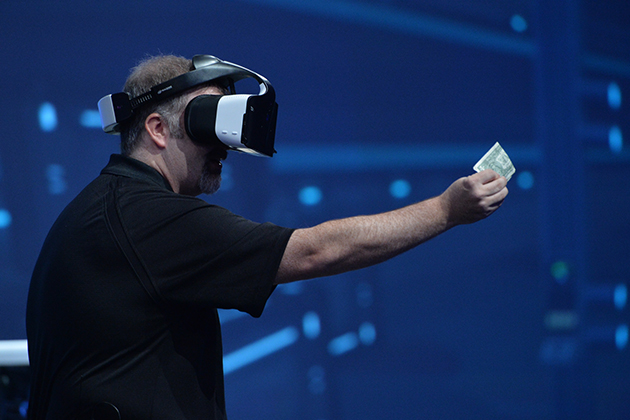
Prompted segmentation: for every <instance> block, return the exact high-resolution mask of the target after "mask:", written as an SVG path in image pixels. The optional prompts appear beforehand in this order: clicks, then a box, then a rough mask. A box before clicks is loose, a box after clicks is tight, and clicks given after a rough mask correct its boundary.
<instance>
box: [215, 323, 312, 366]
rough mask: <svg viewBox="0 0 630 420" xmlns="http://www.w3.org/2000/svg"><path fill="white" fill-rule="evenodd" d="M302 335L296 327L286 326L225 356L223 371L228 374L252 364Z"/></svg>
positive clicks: (290, 343) (288, 344)
mask: <svg viewBox="0 0 630 420" xmlns="http://www.w3.org/2000/svg"><path fill="white" fill-rule="evenodd" d="M299 336H300V333H299V332H298V330H297V329H296V328H294V327H286V328H284V329H282V330H280V331H278V332H275V333H273V334H271V335H269V336H267V337H265V338H262V339H260V340H258V341H255V342H253V343H251V344H248V345H246V346H245V347H242V348H240V349H238V350H236V351H234V352H232V353H230V354H228V355H225V356H224V357H223V372H224V374H226V375H227V374H228V373H231V372H234V371H236V370H238V369H241V368H242V367H245V366H247V365H250V364H252V363H254V362H256V361H258V360H260V359H262V358H263V357H266V356H269V355H270V354H273V353H275V352H277V351H280V350H282V349H284V348H285V347H288V346H290V345H292V344H293V343H295V342H296V341H297V340H298V338H299Z"/></svg>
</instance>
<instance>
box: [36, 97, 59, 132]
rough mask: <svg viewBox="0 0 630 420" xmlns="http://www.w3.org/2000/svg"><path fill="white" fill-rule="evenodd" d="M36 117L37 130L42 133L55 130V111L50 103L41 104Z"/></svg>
mask: <svg viewBox="0 0 630 420" xmlns="http://www.w3.org/2000/svg"><path fill="white" fill-rule="evenodd" d="M37 115H38V117H39V128H41V129H42V131H45V132H50V131H54V130H55V129H56V128H57V110H55V106H54V105H53V104H51V103H50V102H44V103H43V104H41V106H40V107H39V111H38V113H37Z"/></svg>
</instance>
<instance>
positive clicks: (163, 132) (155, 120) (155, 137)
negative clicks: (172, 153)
mask: <svg viewBox="0 0 630 420" xmlns="http://www.w3.org/2000/svg"><path fill="white" fill-rule="evenodd" d="M144 129H145V130H146V132H147V134H148V135H149V138H150V139H151V140H152V141H153V143H154V144H155V145H156V146H157V147H158V148H159V149H164V148H166V142H167V139H168V137H169V134H170V132H169V129H168V125H167V124H166V121H165V120H164V117H163V116H162V115H161V114H158V113H157V112H154V113H152V114H150V115H149V116H148V117H147V119H146V120H144Z"/></svg>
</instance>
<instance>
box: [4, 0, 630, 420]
mask: <svg viewBox="0 0 630 420" xmlns="http://www.w3.org/2000/svg"><path fill="white" fill-rule="evenodd" d="M0 34H2V38H1V39H2V48H0V60H1V62H2V66H1V67H0V76H1V77H0V88H1V90H2V94H0V119H1V121H2V128H3V129H2V140H1V141H0V339H1V340H24V339H25V328H24V310H25V300H26V293H27V289H28V283H29V277H30V273H31V270H32V268H33V265H34V262H35V259H36V258H37V254H38V252H39V248H40V246H41V244H42V242H43V239H44V237H45V235H46V233H47V231H48V229H49V228H50V226H51V225H52V223H53V221H54V220H55V218H56V216H57V215H58V214H59V212H60V211H61V209H62V208H63V207H64V206H65V205H66V204H67V203H68V202H69V201H70V200H71V199H72V198H73V197H74V196H75V195H76V194H77V193H78V192H79V191H80V190H81V189H82V188H83V187H84V186H85V185H86V184H87V183H88V182H89V181H90V180H91V179H92V178H94V177H95V176H96V175H97V174H98V173H99V171H100V169H101V168H102V167H103V166H104V165H105V164H106V163H107V160H108V158H109V155H110V154H111V153H116V152H117V151H118V143H117V141H118V139H117V138H116V137H114V136H109V135H106V134H104V133H102V131H101V129H100V120H99V119H98V113H97V108H96V103H97V101H98V100H99V99H100V98H101V97H102V96H104V95H106V94H108V93H114V92H118V91H120V90H121V88H122V84H123V83H124V80H125V78H126V77H127V75H128V71H129V69H130V68H131V67H132V66H134V65H135V64H136V62H137V61H138V60H139V59H141V58H143V57H144V56H146V55H147V54H158V53H175V54H178V55H183V56H186V57H191V56H192V55H194V54H198V53H203V54H213V55H216V56H218V57H220V58H223V59H225V60H228V61H232V62H235V63H239V64H241V65H244V66H246V67H248V68H251V69H253V70H255V71H257V72H259V73H261V74H263V75H265V76H266V77H268V78H269V79H270V80H271V82H272V83H273V85H274V87H275V88H276V91H277V100H278V103H279V117H278V128H277V137H276V149H277V151H278V154H277V155H276V156H275V157H273V158H272V159H262V158H253V157H249V156H243V155H237V154H234V153H232V154H230V156H229V158H228V160H227V161H226V162H225V163H226V165H225V170H224V175H225V176H224V179H225V181H224V187H223V189H222V190H221V191H220V192H218V193H217V194H215V195H213V196H205V197H203V198H204V199H205V200H207V201H209V202H211V203H216V204H219V205H222V206H225V207H227V208H229V209H231V210H232V211H234V212H236V213H239V214H242V215H244V216H246V217H248V218H250V219H252V220H255V221H261V222H262V221H271V222H274V223H276V224H280V225H284V226H289V227H306V226H312V225H314V224H317V223H319V222H322V221H325V220H328V219H331V218H340V217H345V216H352V215H357V214H369V213H375V212H381V211H386V210H390V209H394V208H397V207H400V206H403V205H406V204H410V203H413V202H416V201H419V200H422V199H425V198H429V197H431V196H434V195H437V194H439V193H441V192H442V191H443V190H444V189H445V188H447V187H448V185H449V184H450V183H451V182H452V181H454V180H455V179H457V178H458V177H461V176H466V175H469V174H471V173H472V166H473V165H474V163H475V162H476V161H477V160H478V159H479V158H480V157H481V156H482V155H483V154H484V153H485V151H486V150H487V149H489V148H490V147H491V146H492V145H493V144H494V143H495V142H497V141H498V142H500V143H501V145H502V146H503V147H504V149H505V150H506V151H507V152H508V154H509V155H510V156H511V158H512V160H513V162H514V165H515V166H516V174H515V176H514V177H513V178H512V180H511V181H510V183H509V189H510V195H509V197H508V199H507V200H506V202H505V204H504V206H503V207H502V208H501V209H500V210H499V211H498V212H497V213H495V214H494V215H493V216H492V217H490V218H489V219H487V220H484V221H482V222H480V223H477V224H475V225H470V226H462V227H458V228H456V229H454V230H452V231H450V232H447V233H446V234H444V235H443V236H441V237H439V238H437V239H435V240H433V241H431V242H428V243H426V244H424V245H422V246H420V247H419V248H417V249H415V250H413V251H411V252H408V253H407V254H405V255H402V256H400V257H397V258H395V259H393V260H391V261H388V262H386V263H384V264H381V265H379V266H375V267H371V268H368V269H364V270H361V271H357V272H353V273H349V274H345V275H340V276H335V277H330V278H325V279H317V280H311V281H308V282H303V283H298V284H292V285H288V286H282V287H279V288H278V290H277V292H276V293H274V295H273V296H272V299H271V301H270V302H269V304H268V307H267V308H266V311H265V314H264V315H263V317H262V318H261V319H251V318H249V317H248V316H245V315H242V314H240V313H238V312H232V311H224V312H222V313H221V316H222V323H223V331H224V346H225V369H226V372H225V373H226V387H227V389H226V392H227V404H228V414H229V415H230V418H232V419H236V420H238V419H243V420H244V419H275V420H281V419H304V420H307V419H312V420H333V419H334V420H342V419H363V420H368V419H374V420H376V419H383V418H392V419H442V420H450V419H453V420H455V419H468V420H472V419H483V420H491V419H502V420H503V419H510V420H525V419H528V420H551V419H589V420H597V419H602V420H603V419H627V418H630V398H628V389H630V354H629V351H630V348H628V347H629V345H628V325H629V324H630V319H629V318H630V317H629V315H628V305H627V304H626V301H627V287H628V285H629V284H630V258H628V251H629V245H628V238H629V237H630V217H628V214H629V212H630V193H629V191H630V148H628V147H627V145H626V144H624V143H628V141H627V138H628V136H630V123H629V118H628V117H629V112H628V110H629V109H630V107H629V102H630V100H629V99H628V98H629V97H630V3H628V1H627V0H581V1H579V0H554V1H548V0H487V1H452V0H414V1H412V0H268V1H267V0H230V1H228V0H215V1H201V0H191V1H186V2H180V1H167V0H159V1H158V0H154V1H148V0H138V1H122V0H112V1H103V2H96V1H69V0H58V1H16V0H3V1H2V3H1V4H0ZM148 211H150V210H148ZM8 377H9V376H7V378H8ZM5 382H6V381H5ZM5 385H6V383H5ZM0 395H1V394H0ZM7 395H8V394H7ZM11 395H13V397H12V398H21V397H20V395H22V394H21V393H19V392H18V393H13V394H11ZM0 403H2V404H5V407H8V405H9V404H17V406H19V405H20V401H17V402H16V401H5V402H0ZM23 409H24V406H22V410H23ZM9 411H10V410H8V409H6V408H5V409H1V407H0V413H5V415H6V416H7V417H6V418H9V414H6V413H9ZM0 417H2V414H0Z"/></svg>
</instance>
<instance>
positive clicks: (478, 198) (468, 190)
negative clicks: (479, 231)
mask: <svg viewBox="0 0 630 420" xmlns="http://www.w3.org/2000/svg"><path fill="white" fill-rule="evenodd" d="M506 185H507V180H506V179H505V177H502V176H499V174H497V173H496V172H495V171H493V170H492V169H486V170H484V171H481V172H479V173H476V174H474V175H470V176H468V177H464V178H460V179H458V180H457V181H455V182H453V183H452V184H451V186H450V187H448V189H447V190H446V191H444V192H443V193H442V194H441V195H440V196H439V199H440V201H441V202H442V206H443V208H444V211H445V212H446V214H447V223H448V226H449V227H452V226H455V225H461V224H467V223H474V222H477V221H479V220H481V219H484V218H486V217H488V216H490V215H491V214H492V213H494V211H495V210H496V209H498V208H499V207H501V204H502V203H503V200H505V197H506V196H507V194H508V189H507V187H506Z"/></svg>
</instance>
